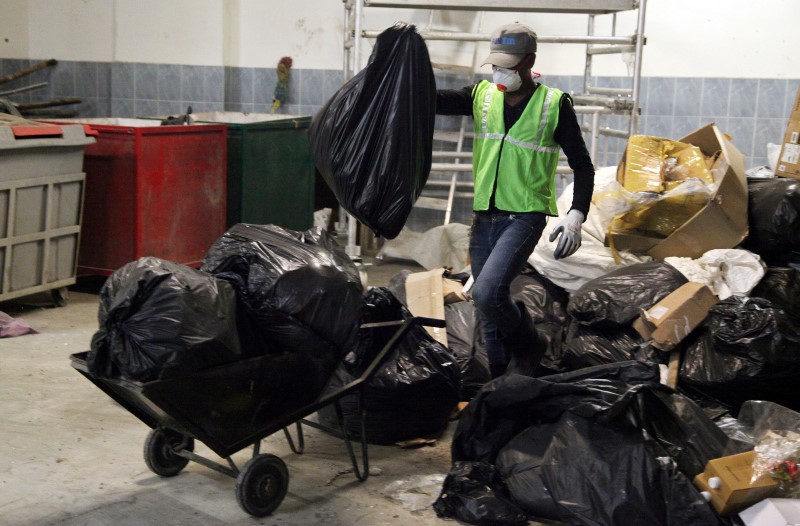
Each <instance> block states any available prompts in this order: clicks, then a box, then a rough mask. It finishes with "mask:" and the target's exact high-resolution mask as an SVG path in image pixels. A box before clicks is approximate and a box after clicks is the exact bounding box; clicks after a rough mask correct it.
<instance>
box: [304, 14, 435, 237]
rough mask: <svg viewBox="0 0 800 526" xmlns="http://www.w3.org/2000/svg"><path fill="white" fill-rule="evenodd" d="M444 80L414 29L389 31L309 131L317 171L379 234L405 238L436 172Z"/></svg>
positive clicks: (399, 27)
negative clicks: (439, 91)
mask: <svg viewBox="0 0 800 526" xmlns="http://www.w3.org/2000/svg"><path fill="white" fill-rule="evenodd" d="M435 110H436V83H435V80H434V75H433V69H432V67H431V63H430V58H429V56H428V49H427V47H426V46H425V42H424V41H423V39H422V37H420V36H419V34H418V33H417V31H416V28H415V27H414V26H413V25H408V24H403V23H398V24H396V25H395V26H393V27H391V28H389V29H387V30H385V31H383V32H382V33H381V34H380V35H378V38H377V40H376V41H375V47H374V49H373V51H372V55H371V56H370V58H369V62H368V63H367V66H366V67H365V68H364V69H363V70H362V71H360V72H359V73H357V74H356V75H355V76H354V77H353V78H352V79H350V80H349V81H348V82H346V83H345V84H344V86H342V87H341V88H340V89H339V91H337V92H336V93H335V94H334V95H333V97H332V98H331V99H330V100H329V101H328V102H327V103H326V104H325V106H323V108H322V109H321V110H320V111H319V112H318V113H317V114H316V116H315V117H314V120H313V121H312V122H311V126H310V128H309V139H310V143H311V151H312V154H313V156H314V160H315V162H316V165H317V169H318V170H319V172H320V174H321V175H322V177H323V179H325V182H326V183H328V185H329V186H330V187H331V189H332V190H333V192H334V194H335V195H336V198H337V199H338V200H339V203H340V204H341V205H342V206H343V207H344V208H345V209H346V210H347V211H348V212H350V213H351V214H352V215H353V216H355V217H356V218H357V219H358V220H359V221H361V222H362V223H364V224H365V225H366V226H368V227H369V228H370V229H372V230H373V231H374V232H375V233H376V234H378V235H381V236H384V237H386V238H388V239H392V238H394V237H396V236H397V234H399V233H400V230H401V229H402V228H403V225H404V224H405V222H406V219H408V215H409V214H410V213H411V208H412V206H413V205H414V202H415V201H416V200H417V198H418V197H419V195H420V193H421V192H422V188H423V187H424V186H425V182H426V181H427V179H428V175H429V173H430V169H431V151H432V149H433V129H434V119H435Z"/></svg>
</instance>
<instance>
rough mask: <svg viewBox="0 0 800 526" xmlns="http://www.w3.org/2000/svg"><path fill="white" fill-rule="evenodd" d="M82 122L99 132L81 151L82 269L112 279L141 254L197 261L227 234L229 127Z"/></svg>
mask: <svg viewBox="0 0 800 526" xmlns="http://www.w3.org/2000/svg"><path fill="white" fill-rule="evenodd" d="M71 122H76V121H74V120H71ZM77 122H81V123H85V124H89V125H90V126H91V127H92V129H94V130H96V131H97V132H98V136H97V142H96V143H95V144H93V145H89V147H87V148H86V152H85V156H84V171H85V172H86V201H85V205H84V212H83V229H82V232H81V245H80V255H79V259H78V273H79V274H95V275H105V276H107V275H109V274H111V273H112V272H113V271H114V270H116V269H117V268H119V267H121V266H123V265H124V264H125V263H128V262H129V261H133V260H135V259H138V258H140V257H143V256H156V257H159V258H162V259H166V260H169V261H172V262H175V263H182V264H184V265H190V266H197V265H198V264H199V263H200V261H201V260H202V258H203V255H205V253H206V250H208V247H210V246H211V244H212V243H213V242H214V241H215V240H216V239H217V238H218V237H220V236H221V235H222V234H223V233H224V232H225V213H226V210H225V185H226V165H227V126H225V125H224V124H219V125H216V124H209V125H197V126H159V125H157V124H154V123H153V121H152V120H146V119H80V120H77Z"/></svg>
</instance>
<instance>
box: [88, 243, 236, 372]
mask: <svg viewBox="0 0 800 526" xmlns="http://www.w3.org/2000/svg"><path fill="white" fill-rule="evenodd" d="M236 317H237V309H236V294H235V291H234V289H233V287H231V286H230V284H229V283H227V282H226V281H223V280H220V279H216V278H215V277H213V276H211V275H209V274H206V273H205V272H201V271H198V270H196V269H193V268H190V267H187V266H184V265H180V264H177V263H172V262H170V261H165V260H162V259H158V258H154V257H146V258H141V259H139V260H137V261H132V262H130V263H128V264H127V265H124V266H123V267H121V268H119V269H117V270H116V271H115V272H114V273H112V274H111V276H110V277H109V278H108V279H107V280H106V282H105V283H104V284H103V287H102V289H101V290H100V307H99V310H98V320H99V325H100V328H99V330H98V331H97V332H96V333H95V335H94V337H93V338H92V344H91V351H90V352H89V353H88V354H87V358H86V361H87V366H88V367H89V371H90V372H91V373H92V374H93V375H94V376H97V377H102V378H117V377H122V378H127V379H129V380H138V381H142V382H147V381H150V380H156V379H166V378H176V377H181V376H185V375H189V374H191V373H193V372H196V371H199V370H203V369H207V368H210V367H213V366H216V365H221V364H225V363H229V362H233V361H237V360H239V359H241V358H243V357H247V356H243V353H242V348H241V346H240V342H239V337H238V334H237V323H236Z"/></svg>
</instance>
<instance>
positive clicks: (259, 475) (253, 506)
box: [236, 455, 289, 517]
mask: <svg viewBox="0 0 800 526" xmlns="http://www.w3.org/2000/svg"><path fill="white" fill-rule="evenodd" d="M288 489H289V471H288V470H287V469H286V464H285V463H284V462H283V460H281V459H280V458H278V457H276V456H275V455H258V456H255V457H253V458H251V459H250V461H249V462H248V463H247V464H245V466H244V468H243V469H242V471H241V472H240V473H239V476H238V478H237V479H236V500H237V501H238V502H239V506H241V507H242V509H243V510H244V511H246V512H247V513H249V514H250V515H253V516H254V517H263V516H265V515H269V514H270V513H272V512H273V511H275V510H276V509H277V508H278V506H280V505H281V502H282V501H283V498H284V497H285V496H286V491H287V490H288Z"/></svg>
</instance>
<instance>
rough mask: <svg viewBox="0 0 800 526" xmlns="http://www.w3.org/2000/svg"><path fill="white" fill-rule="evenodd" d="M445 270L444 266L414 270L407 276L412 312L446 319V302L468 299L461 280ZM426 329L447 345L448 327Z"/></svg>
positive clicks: (407, 297)
mask: <svg viewBox="0 0 800 526" xmlns="http://www.w3.org/2000/svg"><path fill="white" fill-rule="evenodd" d="M444 272H445V269H444V268H436V269H433V270H429V271H426V272H414V273H412V274H409V275H408V277H406V302H407V303H408V310H410V311H411V314H413V315H414V316H424V317H426V318H435V319H437V320H444V319H445V316H444V306H445V304H449V303H456V302H459V301H465V300H466V296H465V294H464V286H463V285H462V284H461V282H459V281H456V280H453V279H449V278H446V277H444ZM425 330H426V331H428V334H430V335H431V336H433V339H435V340H436V341H437V342H439V343H441V344H442V345H444V346H445V347H447V329H446V328H444V327H425Z"/></svg>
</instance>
